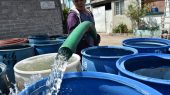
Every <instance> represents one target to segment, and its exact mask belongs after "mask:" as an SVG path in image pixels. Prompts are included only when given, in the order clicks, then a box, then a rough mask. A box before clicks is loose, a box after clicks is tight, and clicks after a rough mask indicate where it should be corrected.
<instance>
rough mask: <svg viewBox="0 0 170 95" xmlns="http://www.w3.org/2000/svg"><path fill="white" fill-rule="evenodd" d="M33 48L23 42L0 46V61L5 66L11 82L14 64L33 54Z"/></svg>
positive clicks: (13, 78)
mask: <svg viewBox="0 0 170 95" xmlns="http://www.w3.org/2000/svg"><path fill="white" fill-rule="evenodd" d="M34 55H35V52H34V48H33V47H31V46H29V45H25V44H16V45H7V46H2V47H0V62H2V63H4V64H5V65H6V66H7V75H8V78H9V80H10V81H11V82H13V83H14V82H15V77H14V70H13V67H14V65H15V64H16V63H17V62H18V61H21V60H23V59H25V58H28V57H31V56H34Z"/></svg>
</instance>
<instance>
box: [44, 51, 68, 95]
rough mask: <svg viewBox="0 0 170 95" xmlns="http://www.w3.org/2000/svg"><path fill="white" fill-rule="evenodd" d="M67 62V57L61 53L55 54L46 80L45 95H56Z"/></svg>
mask: <svg viewBox="0 0 170 95" xmlns="http://www.w3.org/2000/svg"><path fill="white" fill-rule="evenodd" d="M67 63H68V62H67V58H66V57H65V56H63V55H62V54H58V55H57V56H56V60H55V61H54V64H53V65H52V70H51V73H50V75H49V77H48V80H47V82H46V86H47V87H48V88H49V89H48V90H47V91H46V95H57V93H58V92H59V90H60V85H61V82H62V79H63V75H64V72H65V70H66V66H67Z"/></svg>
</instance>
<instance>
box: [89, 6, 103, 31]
mask: <svg viewBox="0 0 170 95" xmlns="http://www.w3.org/2000/svg"><path fill="white" fill-rule="evenodd" d="M92 12H93V15H94V20H95V27H96V30H97V32H106V22H105V6H101V7H95V8H93V10H92Z"/></svg>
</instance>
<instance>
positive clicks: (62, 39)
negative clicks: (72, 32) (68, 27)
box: [56, 35, 68, 41]
mask: <svg viewBox="0 0 170 95" xmlns="http://www.w3.org/2000/svg"><path fill="white" fill-rule="evenodd" d="M67 37H68V36H67V35H62V36H60V37H57V38H56V40H58V41H65V40H66V39H67Z"/></svg>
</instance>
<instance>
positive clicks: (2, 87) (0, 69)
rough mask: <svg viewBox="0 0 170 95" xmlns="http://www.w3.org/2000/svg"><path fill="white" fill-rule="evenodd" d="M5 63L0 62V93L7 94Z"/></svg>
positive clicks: (7, 82)
mask: <svg viewBox="0 0 170 95" xmlns="http://www.w3.org/2000/svg"><path fill="white" fill-rule="evenodd" d="M6 69H7V68H6V65H5V64H3V63H1V62H0V91H1V93H0V94H2V93H3V94H6V95H7V94H8V93H9V89H8V87H9V81H8V79H7V77H6Z"/></svg>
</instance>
